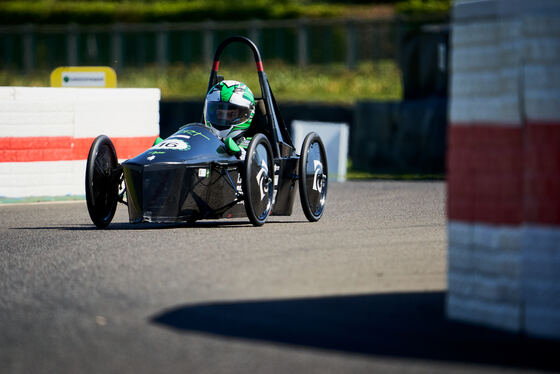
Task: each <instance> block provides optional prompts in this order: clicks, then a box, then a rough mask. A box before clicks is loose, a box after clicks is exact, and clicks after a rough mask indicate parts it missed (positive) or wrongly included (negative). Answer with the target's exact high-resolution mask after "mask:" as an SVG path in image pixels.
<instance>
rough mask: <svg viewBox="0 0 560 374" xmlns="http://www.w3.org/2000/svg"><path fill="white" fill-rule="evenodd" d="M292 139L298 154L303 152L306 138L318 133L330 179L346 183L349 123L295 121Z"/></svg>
mask: <svg viewBox="0 0 560 374" xmlns="http://www.w3.org/2000/svg"><path fill="white" fill-rule="evenodd" d="M291 127H292V138H293V142H294V146H295V147H296V152H298V154H299V153H300V152H301V146H302V144H303V141H304V140H305V137H306V136H307V134H309V133H310V132H316V133H317V134H319V136H320V137H321V140H322V141H323V145H324V146H325V151H326V152H327V162H328V166H329V178H330V179H331V180H336V181H338V182H344V181H346V165H347V163H348V137H349V126H348V124H347V123H332V122H316V121H297V120H296V121H293V122H292V126H291Z"/></svg>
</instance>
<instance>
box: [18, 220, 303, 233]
mask: <svg viewBox="0 0 560 374" xmlns="http://www.w3.org/2000/svg"><path fill="white" fill-rule="evenodd" d="M285 223H309V222H308V221H267V222H266V225H268V224H285ZM252 226H253V225H252V224H251V223H250V222H248V221H245V220H243V221H226V220H224V221H215V220H214V221H196V222H194V223H188V222H177V223H128V222H115V223H111V224H110V225H109V226H107V227H106V228H104V229H98V228H97V227H95V226H94V225H93V224H80V225H64V226H55V225H53V226H35V227H10V230H62V231H112V230H123V231H133V230H164V229H175V228H189V227H191V228H233V227H252Z"/></svg>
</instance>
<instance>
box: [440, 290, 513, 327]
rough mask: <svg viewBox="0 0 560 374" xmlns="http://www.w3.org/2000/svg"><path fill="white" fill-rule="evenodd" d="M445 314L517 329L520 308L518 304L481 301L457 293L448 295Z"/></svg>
mask: <svg viewBox="0 0 560 374" xmlns="http://www.w3.org/2000/svg"><path fill="white" fill-rule="evenodd" d="M447 315H448V316H449V317H450V318H454V319H460V320H462V321H469V322H474V323H480V324H483V325H488V326H493V327H498V328H503V329H507V330H513V331H518V330H519V329H520V325H521V322H520V320H521V310H520V308H519V306H518V305H512V304H504V303H496V302H492V301H489V300H485V301H481V300H475V299H472V298H470V297H461V296H459V295H454V294H451V295H448V297H447Z"/></svg>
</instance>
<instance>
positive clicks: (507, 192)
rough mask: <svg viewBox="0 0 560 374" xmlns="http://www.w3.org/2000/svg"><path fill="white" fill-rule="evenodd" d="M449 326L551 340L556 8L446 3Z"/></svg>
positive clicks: (557, 317)
mask: <svg viewBox="0 0 560 374" xmlns="http://www.w3.org/2000/svg"><path fill="white" fill-rule="evenodd" d="M450 100H451V101H450V114H449V125H450V126H449V132H448V154H447V167H448V194H447V195H448V208H447V209H448V239H449V248H448V256H449V258H448V289H449V292H448V298H447V314H448V316H450V317H451V318H455V319H460V320H464V321H471V322H475V323H482V324H487V325H491V326H494V327H498V328H504V329H508V330H512V331H523V332H527V333H528V334H533V335H538V336H546V337H556V338H560V2H558V1H555V0H536V1H522V0H488V1H476V2H471V1H456V2H455V4H454V7H453V27H452V52H451V89H450Z"/></svg>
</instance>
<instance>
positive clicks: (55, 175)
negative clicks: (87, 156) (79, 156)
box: [0, 160, 86, 197]
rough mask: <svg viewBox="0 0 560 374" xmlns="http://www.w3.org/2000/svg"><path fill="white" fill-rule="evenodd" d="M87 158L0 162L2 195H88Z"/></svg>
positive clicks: (0, 190)
mask: <svg viewBox="0 0 560 374" xmlns="http://www.w3.org/2000/svg"><path fill="white" fill-rule="evenodd" d="M85 169H86V161H85V160H78V161H47V162H0V179H1V180H2V183H1V184H0V197H26V196H66V195H84V194H85V187H84V184H85V179H84V178H85Z"/></svg>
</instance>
